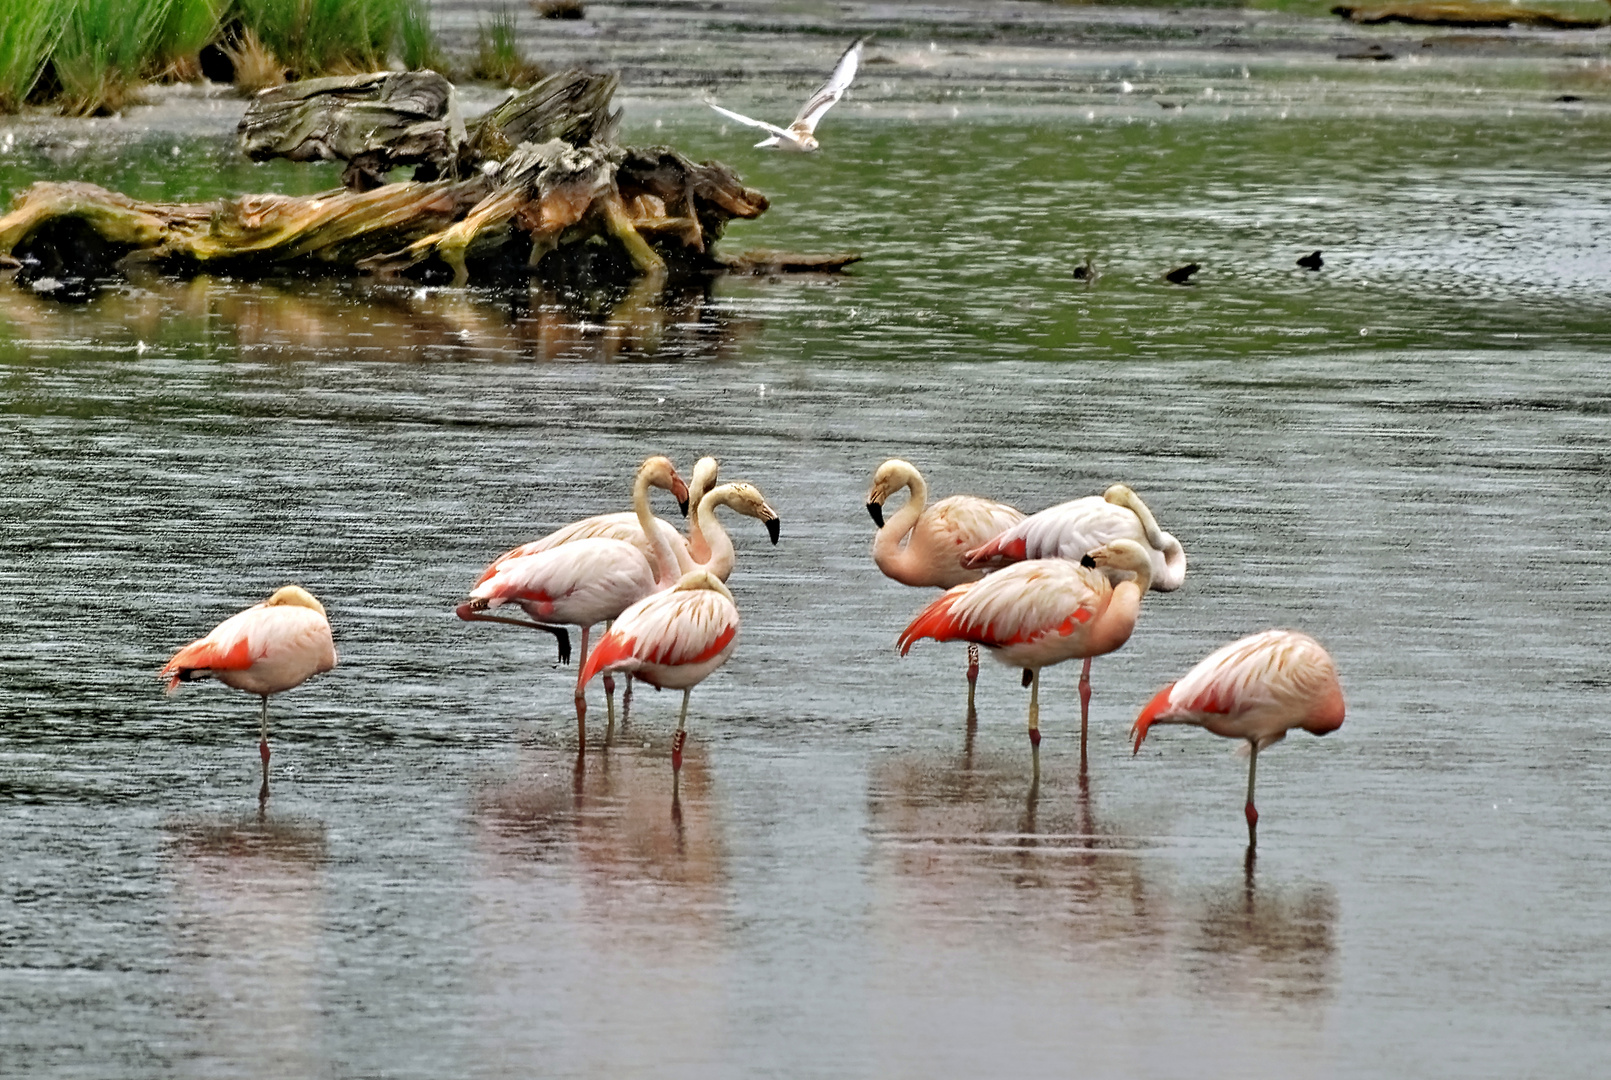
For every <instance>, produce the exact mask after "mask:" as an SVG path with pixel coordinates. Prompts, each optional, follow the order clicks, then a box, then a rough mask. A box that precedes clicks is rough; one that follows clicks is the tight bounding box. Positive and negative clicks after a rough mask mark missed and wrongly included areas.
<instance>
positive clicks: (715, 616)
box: [581, 496, 738, 791]
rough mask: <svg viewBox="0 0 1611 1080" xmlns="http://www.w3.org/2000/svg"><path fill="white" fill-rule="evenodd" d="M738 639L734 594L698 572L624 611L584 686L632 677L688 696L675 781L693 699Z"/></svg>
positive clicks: (674, 746) (674, 752) (675, 749)
mask: <svg viewBox="0 0 1611 1080" xmlns="http://www.w3.org/2000/svg"><path fill="white" fill-rule="evenodd" d="M707 498H708V496H707ZM737 638H738V607H737V605H735V604H734V603H733V594H732V593H730V592H728V591H727V586H726V585H724V584H722V582H721V579H720V578H718V577H716V575H715V574H712V573H710V572H708V571H706V570H694V571H692V572H690V573H687V574H684V575H683V576H682V577H681V578H680V579H678V581H677V584H676V585H675V586H673V587H672V588H671V590H670V591H667V592H660V593H655V594H654V595H653V596H649V597H647V598H645V599H643V600H640V601H638V602H637V603H636V604H634V605H632V606H631V607H630V608H628V609H627V610H626V611H623V612H622V613H621V616H620V618H618V619H616V620H615V624H614V625H613V626H611V627H610V629H609V630H608V631H607V632H606V633H605V635H604V636H603V637H602V638H600V639H599V644H598V648H596V649H594V650H593V655H592V657H590V658H589V659H588V661H587V663H586V664H585V665H584V666H583V668H582V675H581V682H582V684H583V685H585V684H586V683H587V681H588V680H589V679H591V678H592V677H593V676H594V675H596V674H597V673H599V672H601V671H626V672H630V673H631V674H633V675H636V676H637V677H638V678H639V679H641V680H643V681H644V682H646V683H648V684H649V685H650V686H656V687H670V688H671V689H673V690H681V691H682V712H681V714H680V715H679V716H678V717H677V734H676V735H675V736H674V737H673V738H672V743H671V770H672V774H673V777H675V776H676V774H677V773H679V772H681V770H682V748H683V743H684V742H685V741H686V740H687V738H688V727H687V725H688V696H689V693H690V692H691V691H692V690H693V688H694V687H695V686H697V685H699V684H700V683H701V682H703V681H704V680H705V677H706V676H708V675H709V674H710V673H711V672H713V671H715V670H716V669H717V668H719V667H721V666H722V665H723V664H725V663H727V658H728V657H729V656H731V655H733V646H734V645H735V644H736V643H737ZM674 782H675V781H674ZM672 790H673V791H675V790H676V789H675V787H673V789H672Z"/></svg>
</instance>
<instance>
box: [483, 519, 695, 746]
mask: <svg viewBox="0 0 1611 1080" xmlns="http://www.w3.org/2000/svg"><path fill="white" fill-rule="evenodd" d="M653 535H654V539H655V541H656V543H655V545H654V546H655V548H656V554H655V558H654V559H653V560H652V561H651V560H650V559H647V558H645V557H644V554H643V552H641V551H639V550H638V549H637V548H636V547H634V546H633V545H631V544H629V543H627V542H626V541H624V540H609V539H603V538H598V537H589V538H587V539H583V540H574V541H572V542H571V543H568V544H561V545H560V546H559V547H556V548H549V549H548V550H547V551H538V552H534V553H532V554H530V555H522V556H520V557H519V558H515V559H506V560H504V561H503V562H500V563H498V564H496V565H495V566H492V567H490V568H489V569H488V571H487V573H486V574H484V575H482V578H481V580H480V581H478V582H476V585H475V588H473V589H471V590H470V599H469V601H468V602H467V603H464V604H460V605H459V607H458V609H457V614H458V616H459V618H461V619H464V620H466V621H474V620H487V619H491V620H495V621H501V622H514V621H516V620H507V619H499V618H498V617H497V616H488V615H485V614H483V612H485V611H487V610H489V609H492V608H497V607H499V606H501V605H503V604H515V605H517V606H519V607H520V608H521V609H523V610H524V611H525V612H526V614H528V615H530V616H531V617H532V618H533V619H535V620H537V623H538V624H545V623H564V624H568V625H571V626H577V627H580V628H581V631H582V651H581V657H580V659H579V660H578V663H579V664H580V665H583V670H584V671H585V669H586V668H585V665H586V664H587V656H588V648H587V639H588V635H589V633H590V632H591V631H592V628H593V626H594V625H595V624H597V623H601V622H606V621H608V620H610V619H614V618H616V617H617V616H619V615H620V614H621V613H622V612H623V611H625V610H626V609H627V608H629V607H631V606H632V605H633V604H634V603H636V602H637V601H639V600H641V599H643V598H644V597H645V596H648V595H650V594H651V593H654V592H656V591H658V590H661V589H666V588H670V587H671V584H672V583H673V582H674V581H675V580H676V576H675V575H676V565H677V564H676V562H675V560H674V559H672V557H671V552H670V551H669V550H668V549H667V548H666V545H665V543H664V539H663V538H662V537H660V536H659V534H658V533H655V534H653ZM660 567H666V568H669V569H667V570H664V571H663V570H660V569H659V568H660ZM586 685H587V680H586V679H583V678H580V677H579V678H578V679H577V680H576V739H577V751H578V753H580V752H581V751H582V750H585V749H586V748H587V701H586V698H585V697H584V696H583V690H584V688H585V687H586Z"/></svg>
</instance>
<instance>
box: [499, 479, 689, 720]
mask: <svg viewBox="0 0 1611 1080" xmlns="http://www.w3.org/2000/svg"><path fill="white" fill-rule="evenodd" d="M715 482H716V459H715V458H701V459H700V460H699V462H698V463H697V464H696V465H695V466H694V487H693V488H692V489H690V488H689V487H688V486H687V485H686V484H684V483H683V480H682V477H680V476H678V475H677V469H676V466H674V465H672V463H671V460H670V459H669V458H665V457H661V456H659V455H655V456H653V457H648V458H645V459H644V460H643V463H642V464H641V465H639V466H638V471H637V475H636V477H635V478H634V479H633V482H632V509H631V510H628V511H624V512H621V513H614V514H595V515H594V516H592V517H588V518H583V519H581V520H580V521H573V522H571V523H570V524H569V525H566V526H564V527H562V528H559V529H556V530H554V531H553V532H551V533H549V534H548V535H546V536H542V537H539V538H538V539H536V540H532V541H530V542H528V543H525V544H521V545H520V546H519V547H517V548H511V549H510V550H508V551H506V552H504V553H503V554H502V555H499V556H498V557H497V558H496V559H494V560H492V564H491V565H490V566H488V567H487V569H486V570H485V571H484V572H483V573H482V575H481V579H482V580H485V579H486V578H487V577H489V576H491V574H492V572H493V571H494V570H495V569H496V568H497V567H498V566H499V565H501V564H502V563H504V562H507V561H508V560H510V559H518V558H521V557H522V556H525V555H535V554H536V553H537V552H539V551H547V550H549V549H550V548H556V547H559V546H560V545H562V544H568V543H571V542H572V541H574V540H584V539H589V538H609V539H614V540H625V541H626V542H627V543H629V544H633V545H636V546H637V548H638V549H639V550H640V551H642V552H643V554H644V556H645V557H650V556H652V555H653V550H652V546H651V545H650V543H649V540H648V533H647V532H646V531H645V526H644V525H643V522H645V521H650V522H653V528H654V529H656V530H658V531H659V532H660V533H662V534H663V535H664V536H665V538H666V541H667V543H669V544H671V545H672V548H673V551H676V550H677V549H678V547H679V545H682V544H683V540H682V537H681V536H679V535H678V534H677V530H676V528H675V527H674V526H672V525H671V524H670V523H669V522H667V521H665V520H663V519H661V518H658V517H655V516H654V513H653V511H652V510H651V509H650V508H649V489H650V488H651V487H657V488H660V489H662V490H663V491H669V492H671V494H672V497H673V498H675V499H676V500H677V505H678V507H679V508H680V509H681V510H682V512H683V514H684V515H685V516H686V515H687V513H688V504H689V500H690V499H691V498H697V496H698V495H702V494H703V493H704V492H705V490H706V489H707V488H709V487H710V485H711V484H714V483H715ZM689 528H690V532H691V531H692V525H690V526H689ZM681 562H682V560H681V559H680V558H679V566H681ZM681 568H682V569H683V570H687V569H690V567H687V566H682V567H681ZM479 583H480V582H479V581H478V582H477V584H479ZM484 621H503V622H511V621H513V622H515V623H516V625H519V626H534V624H532V623H526V622H520V621H518V620H509V619H502V620H499V619H497V617H495V616H486V617H485V620H484ZM534 628H535V629H539V630H547V631H548V632H549V633H552V634H554V635H555V637H557V638H558V639H559V662H560V663H562V664H564V663H569V661H570V640H569V638H568V636H565V632H564V631H563V630H562V629H557V628H553V627H546V626H541V625H535V626H534ZM631 696H632V684H631V683H630V682H629V683H627V687H626V692H625V693H624V694H623V695H622V700H621V707H622V708H623V709H625V708H626V707H627V702H628V700H629V699H630V698H631ZM604 701H605V705H606V707H607V708H608V710H609V715H610V718H611V720H613V719H614V718H615V680H614V679H610V678H606V679H605V680H604Z"/></svg>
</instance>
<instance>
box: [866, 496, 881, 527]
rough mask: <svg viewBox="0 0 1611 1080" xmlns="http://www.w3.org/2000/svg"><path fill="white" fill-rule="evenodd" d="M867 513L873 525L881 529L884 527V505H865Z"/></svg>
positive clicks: (873, 503) (871, 503)
mask: <svg viewBox="0 0 1611 1080" xmlns="http://www.w3.org/2000/svg"><path fill="white" fill-rule="evenodd" d="M867 512H868V513H869V514H871V515H872V517H873V524H874V525H877V526H878V527H879V528H880V529H882V528H883V527H884V504H883V503H875V502H870V503H868V504H867Z"/></svg>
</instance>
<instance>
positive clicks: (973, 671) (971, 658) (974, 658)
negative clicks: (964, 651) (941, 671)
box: [968, 641, 979, 716]
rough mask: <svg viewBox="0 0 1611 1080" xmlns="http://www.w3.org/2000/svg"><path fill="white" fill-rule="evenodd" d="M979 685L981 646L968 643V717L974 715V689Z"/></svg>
mask: <svg viewBox="0 0 1611 1080" xmlns="http://www.w3.org/2000/svg"><path fill="white" fill-rule="evenodd" d="M978 684H979V646H978V645H976V644H974V643H973V642H971V641H970V642H968V715H969V716H972V715H973V689H974V687H975V686H977V685H978Z"/></svg>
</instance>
